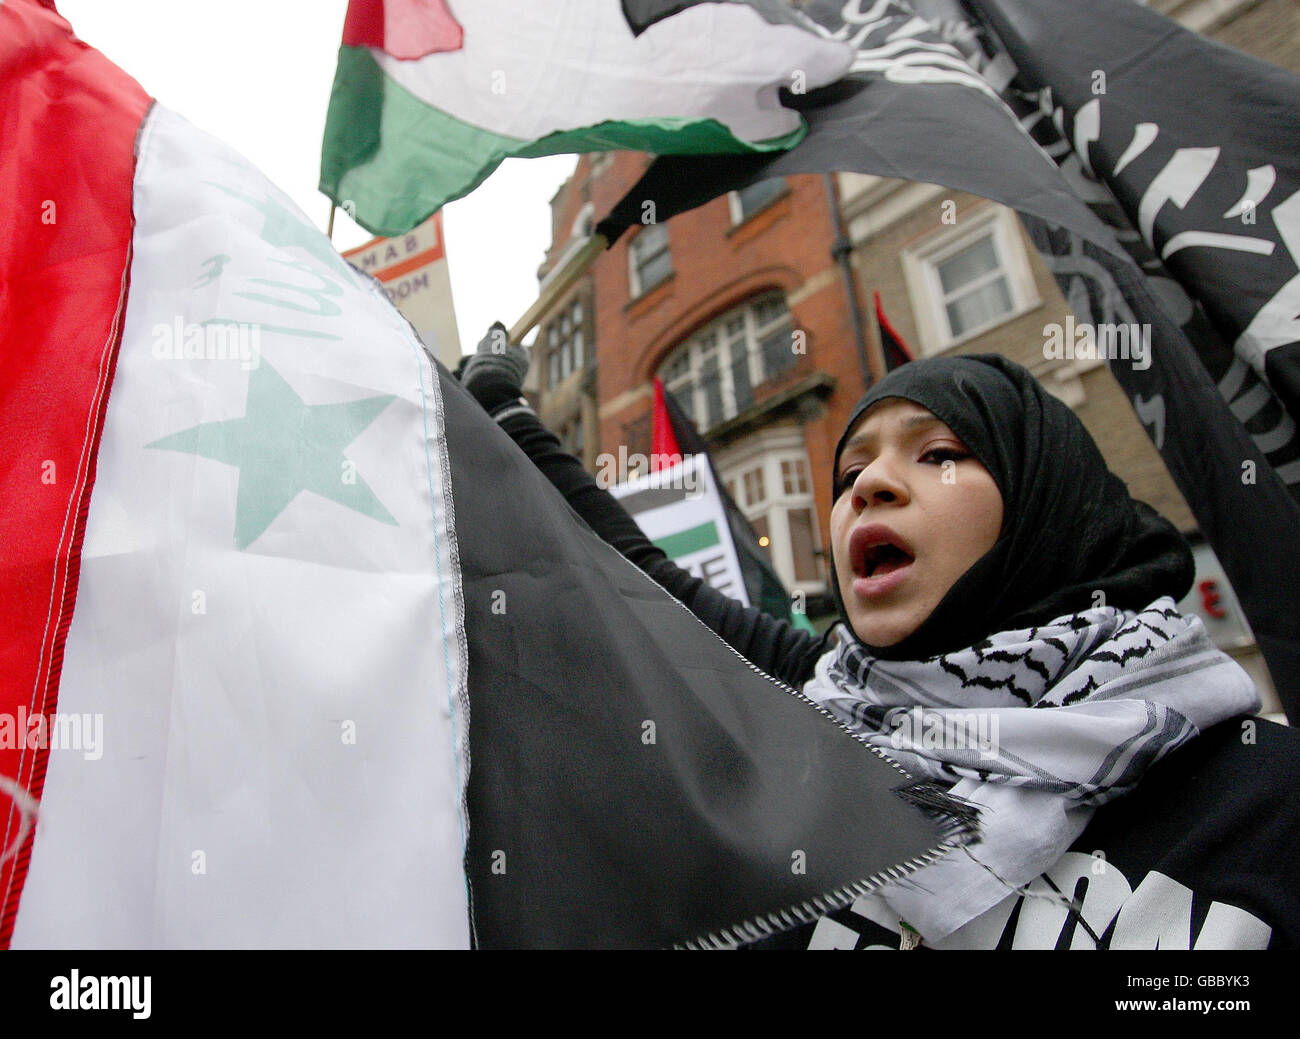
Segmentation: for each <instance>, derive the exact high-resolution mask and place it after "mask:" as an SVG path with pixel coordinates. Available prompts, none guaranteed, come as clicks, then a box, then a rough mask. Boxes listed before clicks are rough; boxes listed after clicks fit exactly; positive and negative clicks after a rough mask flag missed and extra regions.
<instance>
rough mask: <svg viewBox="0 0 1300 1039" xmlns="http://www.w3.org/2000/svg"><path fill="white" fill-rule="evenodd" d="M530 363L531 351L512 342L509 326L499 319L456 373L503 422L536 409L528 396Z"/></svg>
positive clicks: (472, 392) (482, 403)
mask: <svg viewBox="0 0 1300 1039" xmlns="http://www.w3.org/2000/svg"><path fill="white" fill-rule="evenodd" d="M528 363H529V357H528V351H527V350H525V349H524V348H523V347H522V346H519V345H518V344H516V343H512V342H510V340H509V334H508V333H507V331H506V326H505V325H503V324H502V323H501V322H500V321H495V322H493V324H492V327H491V328H489V329H488V333H487V335H485V336H484V337H483V338H482V340H480V342H479V344H478V349H477V350H476V351H475V352H474V353H472V354H470V355H469V357H467V358H462V359H461V363H460V365H459V366H458V367H457V368H456V377H457V378H458V379H460V384H461V385H462V386H464V387H465V389H466V390H468V391H469V393H470V396H472V397H473V398H474V399H475V400H476V401H478V402H479V404H481V405H482V406H483V409H484V410H485V411H486V412H487V413H488V414H489V415H491V416H492V417H493V418H494V419H496V420H497V421H498V422H500V421H501V420H502V419H503V418H506V417H508V415H515V414H518V413H519V412H520V411H529V412H531V411H532V410H533V409H532V406H531V405H530V404H529V403H528V401H527V399H526V398H525V397H524V377H525V376H526V375H527V374H528Z"/></svg>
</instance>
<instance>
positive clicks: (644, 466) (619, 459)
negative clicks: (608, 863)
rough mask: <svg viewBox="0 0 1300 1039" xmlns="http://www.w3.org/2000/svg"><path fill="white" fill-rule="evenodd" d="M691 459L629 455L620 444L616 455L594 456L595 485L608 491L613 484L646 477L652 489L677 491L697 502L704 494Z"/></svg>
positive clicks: (697, 471)
mask: <svg viewBox="0 0 1300 1039" xmlns="http://www.w3.org/2000/svg"><path fill="white" fill-rule="evenodd" d="M693 458H694V456H693V455H671V454H651V455H645V454H642V453H641V452H640V451H634V452H632V453H630V454H629V453H628V449H627V445H626V444H620V445H619V447H618V454H611V453H610V452H608V451H605V452H602V453H601V454H598V455H597V456H596V483H597V484H598V485H599V486H601V487H602V488H604V489H605V490H609V489H610V488H611V487H613V486H615V485H616V484H620V483H626V482H627V481H628V480H636V479H639V478H640V477H643V476H648V477H649V480H648V484H649V486H650V487H652V488H664V489H671V490H681V491H685V492H686V497H688V498H699V497H702V496H703V494H704V482H703V479H702V477H701V476H700V467H699V466H698V465H691V464H690V462H691V461H692V459H693ZM679 463H680V464H679Z"/></svg>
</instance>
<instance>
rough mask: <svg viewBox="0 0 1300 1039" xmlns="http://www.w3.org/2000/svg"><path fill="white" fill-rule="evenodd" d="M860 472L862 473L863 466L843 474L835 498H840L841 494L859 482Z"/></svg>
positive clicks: (847, 470)
mask: <svg viewBox="0 0 1300 1039" xmlns="http://www.w3.org/2000/svg"><path fill="white" fill-rule="evenodd" d="M860 472H862V466H858V467H857V468H856V469H846V470H845V471H844V472H843V473H841V474H840V478H839V481H838V486H837V487H836V488H835V497H837V498H838V497H839V496H840V495H841V494H843V493H844V492H845V491H847V490H848V489H849V488H850V487H852V486H853V485H854V483H856V482H857V479H858V473H860Z"/></svg>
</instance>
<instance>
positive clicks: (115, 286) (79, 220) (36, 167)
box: [0, 0, 150, 947]
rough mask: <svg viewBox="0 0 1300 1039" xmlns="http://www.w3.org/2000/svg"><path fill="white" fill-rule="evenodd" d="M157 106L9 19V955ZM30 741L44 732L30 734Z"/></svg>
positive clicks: (41, 32)
mask: <svg viewBox="0 0 1300 1039" xmlns="http://www.w3.org/2000/svg"><path fill="white" fill-rule="evenodd" d="M149 104H150V100H149V97H148V95H147V94H145V92H144V91H143V90H142V89H141V88H140V86H139V84H137V83H136V82H135V81H134V80H133V79H131V78H130V77H129V76H127V75H126V74H125V73H124V72H122V71H121V70H120V69H118V68H117V67H116V66H114V65H113V64H111V63H110V62H109V61H108V60H107V59H106V58H105V57H104V56H103V55H101V54H100V53H99V52H97V51H95V50H92V49H91V48H90V47H87V46H86V45H85V44H83V43H81V42H80V41H78V40H76V39H74V38H73V36H72V33H71V29H70V27H69V25H68V23H67V22H66V21H64V20H63V19H62V18H61V17H59V15H58V14H57V13H55V12H54V11H53V10H52V8H50V7H49V6H47V5H46V4H44V3H41V2H39V0H7V2H6V3H5V4H4V5H3V6H0V111H3V112H4V113H5V115H6V120H5V148H4V151H3V152H2V153H0V199H3V200H4V202H3V207H2V208H0V443H3V444H4V446H5V451H6V452H7V455H6V466H5V468H4V470H3V472H0V497H2V498H3V500H4V502H5V508H4V511H3V513H0V631H3V632H4V638H3V640H0V716H7V719H8V721H9V726H10V728H9V731H10V732H11V733H13V734H14V735H15V736H16V737H17V746H11V745H9V741H0V857H2V858H3V862H0V947H7V946H8V944H9V940H10V938H11V936H12V934H13V926H14V919H15V917H16V916H17V912H18V900H19V896H20V895H21V892H22V885H23V882H24V881H25V879H26V876H27V865H28V863H29V861H30V858H31V847H32V837H33V830H32V829H31V828H30V823H31V817H30V811H29V810H27V809H26V808H25V807H24V806H25V805H26V806H30V805H31V803H33V802H35V803H39V801H40V797H41V793H42V791H43V788H44V783H45V768H46V764H47V759H48V747H42V746H40V745H39V744H40V742H41V741H40V740H39V739H33V740H32V741H31V742H33V743H36V744H37V745H36V746H30V747H29V746H28V745H27V743H28V739H27V736H28V733H29V732H30V731H31V730H29V729H27V727H26V726H24V730H25V731H23V732H21V733H20V732H17V731H16V725H17V720H18V717H19V713H20V709H21V713H22V714H23V715H25V716H26V717H28V718H31V717H33V716H35V715H36V714H45V715H47V716H48V715H50V714H52V713H53V712H54V711H55V710H56V708H57V705H58V688H59V675H60V672H61V670H62V664H63V648H64V644H65V642H66V639H67V633H68V627H69V625H70V624H71V622H72V611H73V605H74V603H75V601H76V595H77V576H78V572H79V569H80V560H81V546H82V541H83V540H84V537H85V530H86V513H87V510H88V509H89V507H90V490H91V487H92V486H93V484H94V478H95V456H96V453H97V451H98V448H99V437H100V434H101V432H102V430H103V423H104V413H105V409H106V407H107V404H108V393H109V388H110V386H111V384H112V378H113V368H114V365H115V363H116V359H117V349H118V345H119V343H120V341H121V334H122V319H123V316H124V314H125V308H126V285H127V277H128V273H129V270H130V255H131V230H132V214H131V195H132V181H133V179H134V175H135V152H134V149H135V136H136V132H137V130H138V129H139V126H140V122H141V120H142V119H143V118H144V115H145V113H146V112H147V111H148V109H149ZM33 735H35V734H34V733H33Z"/></svg>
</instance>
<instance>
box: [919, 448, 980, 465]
mask: <svg viewBox="0 0 1300 1039" xmlns="http://www.w3.org/2000/svg"><path fill="white" fill-rule="evenodd" d="M970 456H971V455H970V452H969V451H960V450H958V449H957V448H955V447H932V448H930V450H929V451H927V452H926V453H925V454H923V455H922V456H921V461H922V462H933V463H934V464H935V465H943V463H944V462H960V461H961V460H962V459H963V458H969V457H970Z"/></svg>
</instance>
